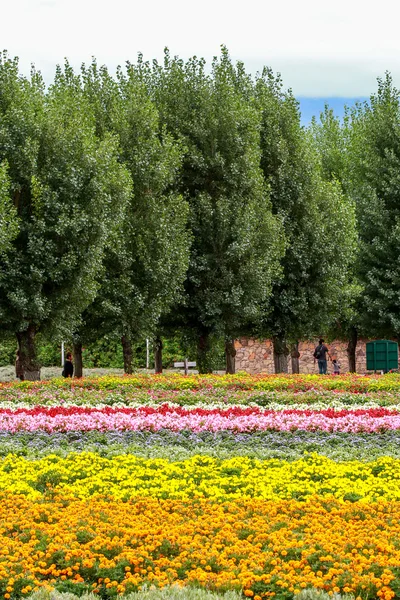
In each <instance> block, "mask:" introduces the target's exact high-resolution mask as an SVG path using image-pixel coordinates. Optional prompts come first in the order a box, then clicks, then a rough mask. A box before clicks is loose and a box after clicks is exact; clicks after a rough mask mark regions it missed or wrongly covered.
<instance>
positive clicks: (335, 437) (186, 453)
mask: <svg viewBox="0 0 400 600" xmlns="http://www.w3.org/2000/svg"><path fill="white" fill-rule="evenodd" d="M83 451H86V452H94V453H96V454H99V455H100V456H104V457H109V458H111V457H113V456H116V455H121V454H134V455H135V456H140V457H143V458H165V459H168V460H174V461H181V460H185V459H187V458H190V457H191V456H195V455H202V456H203V455H204V456H214V457H215V458H231V457H234V456H249V457H251V458H258V459H260V460H267V459H271V458H280V459H285V460H296V459H299V458H302V457H303V456H307V454H308V453H312V452H314V453H318V454H321V455H324V456H327V457H328V458H331V459H333V460H338V461H349V460H358V461H363V462H364V461H371V460H375V459H377V458H379V457H381V456H391V457H393V458H397V459H400V431H398V430H397V431H396V430H387V431H385V432H382V433H357V434H353V433H342V432H333V433H330V432H324V431H296V432H287V431H256V432H251V433H240V434H238V433H235V432H232V431H217V432H209V431H201V432H199V433H194V432H191V431H178V432H175V431H170V430H167V429H164V430H160V431H157V432H152V431H104V432H103V431H86V432H80V431H69V432H57V433H46V432H41V431H34V432H27V431H20V432H17V433H10V432H0V456H1V457H5V456H7V455H8V454H13V455H15V456H17V455H18V456H25V457H27V458H30V459H35V458H41V457H43V456H47V455H48V454H55V455H58V456H67V455H68V454H69V453H71V452H83Z"/></svg>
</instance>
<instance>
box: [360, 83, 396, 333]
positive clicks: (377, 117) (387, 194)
mask: <svg viewBox="0 0 400 600" xmlns="http://www.w3.org/2000/svg"><path fill="white" fill-rule="evenodd" d="M349 136H350V141H349V162H350V165H351V166H350V170H349V188H350V192H351V194H352V196H353V198H354V200H355V202H356V207H357V218H358V228H359V238H360V252H359V260H358V264H357V273H358V276H359V279H360V282H361V284H362V288H363V295H362V303H361V307H362V310H361V315H362V317H363V319H362V325H363V327H364V331H365V332H366V333H367V334H368V335H371V336H377V337H399V334H400V264H399V254H400V175H399V173H400V93H399V91H398V90H397V89H396V88H395V87H394V86H393V82H392V78H391V76H390V75H389V74H387V75H386V77H385V78H384V79H378V90H377V92H376V93H375V94H373V95H372V96H371V99H370V103H364V104H362V105H359V106H358V107H356V108H355V109H354V110H353V111H352V114H351V122H350V133H349Z"/></svg>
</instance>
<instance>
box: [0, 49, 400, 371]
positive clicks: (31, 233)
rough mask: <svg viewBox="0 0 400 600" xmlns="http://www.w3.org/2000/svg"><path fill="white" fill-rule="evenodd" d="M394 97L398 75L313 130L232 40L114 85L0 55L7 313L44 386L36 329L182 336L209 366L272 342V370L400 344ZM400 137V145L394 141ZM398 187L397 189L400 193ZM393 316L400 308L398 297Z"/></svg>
mask: <svg viewBox="0 0 400 600" xmlns="http://www.w3.org/2000/svg"><path fill="white" fill-rule="evenodd" d="M398 118H399V98H398V93H397V91H396V90H394V88H393V86H392V83H391V81H390V79H389V78H388V79H386V80H385V81H383V82H380V84H379V90H378V94H377V95H376V96H374V97H373V98H372V100H371V104H369V105H367V104H366V105H362V106H359V107H357V108H356V109H355V110H354V111H353V112H351V113H349V114H348V116H347V118H346V120H345V122H344V123H341V122H340V121H339V120H338V119H336V118H335V116H334V115H333V114H332V112H330V111H329V109H327V110H326V111H325V113H324V114H323V115H322V117H321V120H320V121H319V122H316V121H315V122H314V123H313V124H312V126H311V127H310V128H309V129H305V128H304V127H302V126H301V122H300V113H299V107H298V103H297V102H296V100H295V98H294V97H293V95H292V93H291V92H290V91H286V90H284V88H283V84H282V81H281V79H280V77H279V76H275V75H274V74H273V73H272V72H271V71H270V70H269V69H264V71H263V72H262V73H260V74H258V75H257V76H256V77H251V76H250V75H249V74H248V73H247V72H246V70H245V68H244V65H243V64H242V63H236V64H233V62H232V61H231V59H230V57H229V54H228V52H227V50H226V49H225V48H223V49H222V52H221V55H220V57H218V58H216V59H214V61H213V63H212V65H211V68H207V67H206V64H205V62H204V60H202V59H197V58H192V59H190V60H188V61H183V60H181V59H179V58H177V57H171V56H170V55H169V53H168V51H166V52H165V56H164V61H163V62H162V63H158V62H156V61H154V62H152V63H147V62H145V61H144V60H143V58H142V57H141V56H139V59H138V61H137V62H136V63H135V64H131V63H128V64H127V65H126V68H124V69H122V68H121V69H118V70H117V73H116V75H112V74H110V73H109V71H108V70H107V68H106V67H104V66H102V67H99V66H98V65H97V63H96V62H95V61H93V62H92V63H91V64H90V65H83V66H82V69H81V70H80V72H79V73H77V72H74V70H73V69H72V67H71V66H70V65H69V64H68V63H66V64H65V65H64V66H63V67H59V68H57V71H56V74H55V78H54V81H53V82H52V84H51V85H50V86H49V87H47V88H46V86H45V84H44V82H43V80H42V77H41V76H40V74H39V73H37V72H36V71H35V70H33V71H32V73H31V76H30V77H29V78H27V77H24V76H22V75H21V74H20V73H19V70H18V61H17V60H16V59H11V58H9V57H8V56H7V54H6V53H4V54H3V55H2V58H1V60H0V319H1V328H2V330H3V331H4V332H6V333H7V334H10V333H12V334H13V335H15V336H16V338H17V340H18V348H19V353H20V360H21V363H22V366H23V369H24V373H25V377H26V378H27V379H35V378H37V377H39V371H40V365H39V364H38V361H37V358H36V348H35V337H36V335H37V333H39V332H40V333H42V334H44V335H47V336H49V337H53V338H60V337H61V336H62V337H63V338H64V339H70V340H71V343H73V345H74V354H75V361H76V367H77V373H78V374H79V373H80V370H81V368H82V364H81V362H82V360H81V357H82V344H86V343H88V342H90V341H91V340H93V339H97V338H98V337H99V336H107V337H109V338H110V337H115V338H118V339H119V340H120V341H121V344H122V346H123V351H124V365H125V370H126V372H128V373H129V372H130V371H131V369H132V347H133V343H134V341H135V340H137V339H138V338H143V337H149V338H151V339H154V340H155V348H156V366H157V365H160V364H161V363H160V353H161V349H162V338H163V336H165V335H169V334H170V333H171V332H175V331H177V330H179V331H181V332H183V334H184V335H185V336H186V338H187V339H191V340H192V341H194V342H195V344H196V347H197V357H196V359H197V362H198V365H199V369H200V370H201V371H202V372H208V371H210V370H211V369H212V364H211V361H210V356H211V346H212V343H213V340H215V339H219V340H223V341H224V343H225V351H226V360H227V371H228V372H234V355H235V350H234V344H233V340H234V339H235V337H237V336H239V335H256V336H262V337H271V338H272V339H273V341H274V358H275V368H276V370H277V371H284V370H286V369H287V358H288V355H289V354H290V353H291V354H292V359H293V364H294V368H295V369H296V356H297V343H298V340H300V339H302V338H306V337H311V336H314V335H316V334H317V335H318V334H319V333H320V332H322V331H325V332H327V331H328V330H331V331H335V332H336V331H338V332H339V334H340V335H341V336H342V337H344V338H348V339H350V340H352V343H353V345H355V343H356V339H357V335H358V333H359V332H364V331H367V329H368V328H369V329H368V331H371V334H375V333H376V332H378V331H379V333H380V332H384V333H385V335H397V329H398V324H399V320H398V319H399V317H398V314H397V313H396V301H397V299H398V298H397V296H398V294H399V290H398V289H397V288H396V285H398V281H399V280H398V276H399V275H398V265H397V262H398V252H397V254H396V248H397V244H398V241H397V239H398V236H397V235H396V232H397V229H396V228H398V226H399V225H398V221H397V218H398V217H397V213H396V210H398V209H397V197H396V195H395V194H397V193H399V191H397V187H396V176H397V168H396V165H397V163H396V160H397V159H396V152H400V144H398V141H397V140H398V133H397V127H398V123H397V120H398ZM396 144H397V145H396ZM399 190H400V188H399ZM397 305H398V303H397Z"/></svg>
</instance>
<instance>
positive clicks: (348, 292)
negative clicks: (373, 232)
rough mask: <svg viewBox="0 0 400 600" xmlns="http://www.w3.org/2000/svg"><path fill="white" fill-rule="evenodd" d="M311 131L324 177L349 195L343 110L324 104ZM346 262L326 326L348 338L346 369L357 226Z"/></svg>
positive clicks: (355, 318)
mask: <svg viewBox="0 0 400 600" xmlns="http://www.w3.org/2000/svg"><path fill="white" fill-rule="evenodd" d="M310 130H311V134H312V136H313V139H314V143H315V145H316V149H317V152H318V154H319V160H320V164H321V175H322V177H323V179H324V180H326V181H330V182H332V181H336V182H338V183H340V185H341V188H342V190H343V193H344V194H345V195H346V196H347V197H352V191H351V186H350V181H351V170H352V164H353V163H352V161H351V160H350V156H349V132H350V129H349V118H348V115H347V114H346V116H345V119H344V121H343V122H342V121H341V120H340V119H339V118H338V117H336V116H335V114H334V112H333V110H332V109H330V108H329V107H328V106H325V109H324V111H323V112H322V113H321V115H320V119H319V120H318V121H317V120H316V119H313V122H312V124H311V128H310ZM356 246H357V247H356V250H355V252H354V254H353V259H352V261H351V263H350V265H349V269H348V277H347V280H346V281H343V282H342V291H341V296H340V304H339V306H338V309H337V311H336V312H335V315H334V319H333V320H332V323H331V325H330V327H329V336H330V337H333V338H335V339H341V340H344V341H347V342H348V344H347V355H348V359H349V370H350V371H351V372H355V371H356V348H357V341H358V337H359V334H360V330H361V333H362V329H361V327H362V316H361V315H362V306H361V299H362V293H363V286H362V283H361V281H360V278H359V276H358V271H357V265H358V253H359V246H358V228H357V244H356Z"/></svg>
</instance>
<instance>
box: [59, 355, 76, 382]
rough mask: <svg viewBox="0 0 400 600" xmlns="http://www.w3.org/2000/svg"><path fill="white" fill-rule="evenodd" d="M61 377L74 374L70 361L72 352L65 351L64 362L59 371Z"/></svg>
mask: <svg viewBox="0 0 400 600" xmlns="http://www.w3.org/2000/svg"><path fill="white" fill-rule="evenodd" d="M61 374H62V376H63V377H72V376H73V374H74V365H73V362H72V353H71V352H67V355H66V357H65V362H64V369H63V372H62V373H61Z"/></svg>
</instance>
